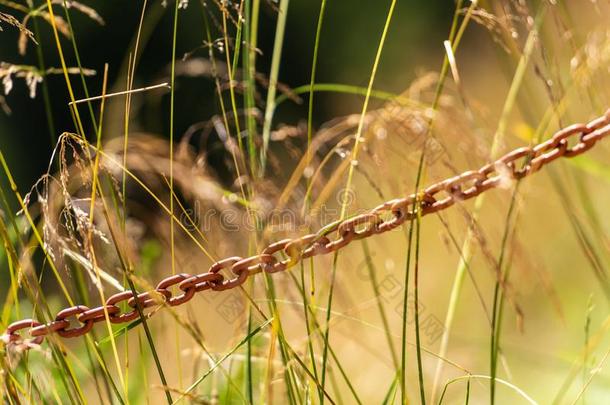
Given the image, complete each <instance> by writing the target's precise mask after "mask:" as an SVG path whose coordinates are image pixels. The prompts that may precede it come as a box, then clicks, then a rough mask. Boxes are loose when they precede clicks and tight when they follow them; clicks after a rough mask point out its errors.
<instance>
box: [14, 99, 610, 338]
mask: <svg viewBox="0 0 610 405" xmlns="http://www.w3.org/2000/svg"><path fill="white" fill-rule="evenodd" d="M608 135H610V110H608V111H606V113H605V114H604V115H603V116H601V117H599V118H596V119H594V120H592V121H591V122H589V123H588V124H574V125H571V126H569V127H566V128H564V129H562V130H560V131H558V132H556V133H555V134H554V135H553V136H552V137H551V138H550V139H548V140H547V141H545V142H542V143H540V144H538V145H535V146H532V147H521V148H518V149H515V150H513V151H511V152H509V153H507V154H506V155H504V156H502V157H501V158H499V159H497V160H496V161H494V162H492V163H489V164H487V165H485V166H483V167H482V168H480V169H479V170H476V171H472V170H469V171H466V172H464V173H462V174H460V175H458V176H454V177H451V178H449V179H446V180H443V181H440V182H438V183H436V184H433V185H431V186H429V187H427V188H425V189H424V190H423V191H422V192H421V193H419V194H418V195H415V194H412V195H409V196H407V197H404V198H397V199H394V200H391V201H386V202H385V203H383V204H381V205H379V206H377V207H376V208H374V209H372V210H370V211H368V212H366V213H364V214H360V215H356V216H354V217H351V218H348V219H345V220H343V221H338V222H336V223H334V224H332V225H330V226H327V227H326V228H323V230H322V231H320V232H318V233H312V234H309V235H305V236H302V237H300V238H295V239H284V240H281V241H279V242H275V243H272V244H270V245H269V246H267V247H266V248H265V249H263V250H262V251H261V253H260V254H258V255H254V256H250V257H247V258H241V257H229V258H226V259H223V260H220V261H218V262H216V263H214V264H213V265H212V266H211V267H210V268H209V269H208V271H207V272H205V273H200V274H196V275H190V274H187V273H180V274H176V275H173V276H170V277H167V278H165V279H163V280H162V281H161V282H160V283H159V284H157V287H156V288H155V290H152V291H146V292H142V293H139V294H137V295H136V296H135V297H134V294H133V293H132V292H131V291H124V292H119V293H117V294H114V295H112V296H111V297H110V298H108V299H107V300H106V302H105V304H104V305H102V306H99V307H96V308H92V309H89V308H88V307H86V306H84V305H76V306H73V307H69V308H66V309H64V310H62V311H60V312H59V313H58V314H57V316H56V317H55V319H54V320H52V321H50V322H48V323H46V324H45V323H41V322H38V321H36V320H33V319H24V320H21V321H17V322H13V323H12V324H10V325H9V326H8V328H7V330H6V332H5V334H4V336H3V337H4V340H5V342H7V343H9V344H15V343H18V342H24V341H25V342H26V343H28V344H27V345H25V347H26V348H29V347H31V346H32V345H35V344H41V343H42V341H43V340H44V338H45V336H46V335H49V334H53V333H57V334H58V335H59V336H62V337H66V338H68V337H76V336H82V335H84V334H86V333H87V332H89V331H90V330H91V329H92V328H93V326H94V324H96V323H98V322H101V321H104V320H105V319H106V317H108V319H109V320H110V322H112V323H125V322H130V321H133V320H135V319H137V318H138V317H139V316H140V315H139V311H138V308H137V307H138V305H139V306H140V309H142V310H144V309H145V308H149V307H152V306H160V305H164V304H167V305H170V306H176V305H181V304H183V303H186V302H188V301H190V300H191V299H192V298H193V297H194V295H195V294H196V293H198V292H201V291H204V290H209V289H211V290H213V291H223V290H229V289H232V288H236V287H239V286H241V285H242V284H243V283H245V282H246V280H247V279H248V277H250V276H251V275H254V274H256V273H260V272H263V271H264V272H266V273H275V272H278V271H284V270H286V269H289V268H290V267H293V266H294V265H296V264H297V263H299V262H300V261H301V260H303V259H305V258H309V257H313V256H319V255H325V254H328V253H331V252H335V251H337V250H339V249H341V248H343V247H344V246H346V245H348V244H349V243H351V242H352V241H354V240H358V239H362V238H367V237H369V236H371V235H376V234H380V233H384V232H387V231H390V230H392V229H394V228H396V227H398V226H400V225H402V224H403V223H404V222H405V221H408V220H412V219H414V218H415V217H416V216H417V214H418V211H421V215H422V216H424V215H428V214H431V213H434V212H437V211H440V210H443V209H445V208H448V207H450V206H452V205H453V204H455V203H456V202H460V201H464V200H468V199H471V198H473V197H476V196H478V195H479V194H481V193H482V192H484V191H487V190H489V189H491V188H495V187H498V186H499V185H500V184H501V183H502V181H503V179H504V178H505V177H506V176H508V177H509V178H511V179H513V180H519V179H522V178H523V177H526V176H528V175H530V174H533V173H535V172H537V171H538V170H540V169H541V168H542V167H544V166H545V165H546V164H547V163H551V162H552V161H554V160H556V159H558V158H560V157H573V156H577V155H580V154H582V153H584V152H586V151H588V150H589V149H591V148H592V147H593V146H594V145H595V144H596V143H597V141H599V140H600V139H602V138H604V137H606V136H608ZM570 141H572V143H573V145H572V146H570ZM574 142H575V143H574ZM439 194H442V196H441V197H439V198H437V197H436V196H437V195H439ZM388 217H389V218H388ZM333 235H334V236H335V238H334V239H333V238H331V237H330V236H333ZM276 255H282V256H283V257H284V258H283V259H278V257H276ZM223 270H225V272H227V273H230V275H231V276H232V278H226V277H225V276H224V275H223V274H222V273H221V271H223ZM172 288H173V289H176V290H179V294H177V295H174V293H173V292H172V291H171V289H172ZM120 303H125V304H127V305H124V307H125V308H126V309H125V311H123V310H122V309H121V308H120V307H119V304H120ZM152 313H154V311H153V312H152ZM152 313H150V314H152ZM150 314H148V315H145V316H150ZM68 318H74V319H75V320H76V322H70V321H69V320H68ZM74 323H77V325H73V324H74ZM20 332H25V333H27V334H28V335H29V338H25V337H23V336H22V335H21V334H20Z"/></svg>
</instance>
